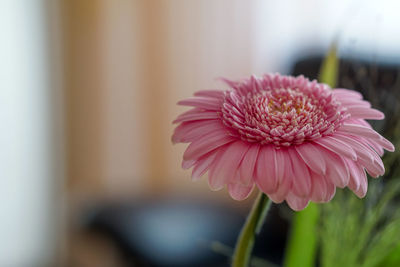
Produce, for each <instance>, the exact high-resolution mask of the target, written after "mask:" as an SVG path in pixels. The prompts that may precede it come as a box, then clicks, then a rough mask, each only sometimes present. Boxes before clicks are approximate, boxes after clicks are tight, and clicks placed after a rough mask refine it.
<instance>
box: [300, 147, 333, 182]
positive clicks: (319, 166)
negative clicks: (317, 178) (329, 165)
mask: <svg viewBox="0 0 400 267" xmlns="http://www.w3.org/2000/svg"><path fill="white" fill-rule="evenodd" d="M295 148H296V150H297V153H299V155H300V156H301V158H302V159H303V160H304V162H305V163H306V164H307V165H308V167H309V168H310V169H311V170H313V171H314V172H316V173H318V174H322V175H324V174H325V172H326V163H325V160H324V157H323V156H322V154H321V152H320V151H319V149H318V148H317V147H316V146H315V145H313V144H312V143H303V144H301V145H298V146H295Z"/></svg>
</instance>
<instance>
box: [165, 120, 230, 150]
mask: <svg viewBox="0 0 400 267" xmlns="http://www.w3.org/2000/svg"><path fill="white" fill-rule="evenodd" d="M218 130H224V125H223V124H222V123H221V122H220V121H218V120H202V121H191V122H183V123H181V124H180V125H179V126H178V127H176V128H175V131H174V134H173V135H172V142H173V143H174V144H176V143H188V142H192V141H195V140H196V139H198V138H199V137H201V136H203V135H204V134H207V133H209V132H214V131H218Z"/></svg>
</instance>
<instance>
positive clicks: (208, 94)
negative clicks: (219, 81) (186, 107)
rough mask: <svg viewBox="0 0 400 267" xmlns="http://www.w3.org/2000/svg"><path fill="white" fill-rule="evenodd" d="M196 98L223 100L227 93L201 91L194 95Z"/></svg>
mask: <svg viewBox="0 0 400 267" xmlns="http://www.w3.org/2000/svg"><path fill="white" fill-rule="evenodd" d="M194 95H195V96H204V97H213V98H218V99H223V97H224V95H225V93H224V91H221V90H201V91H197V92H195V93H194Z"/></svg>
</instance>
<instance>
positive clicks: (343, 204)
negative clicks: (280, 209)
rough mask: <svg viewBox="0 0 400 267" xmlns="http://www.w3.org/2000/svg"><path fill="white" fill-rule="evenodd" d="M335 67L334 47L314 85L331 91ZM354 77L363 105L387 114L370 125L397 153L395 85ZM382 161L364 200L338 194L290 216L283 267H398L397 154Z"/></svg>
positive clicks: (399, 194) (399, 178) (399, 173)
mask: <svg viewBox="0 0 400 267" xmlns="http://www.w3.org/2000/svg"><path fill="white" fill-rule="evenodd" d="M338 67H339V61H338V58H337V56H336V46H335V45H333V46H332V49H331V50H330V51H329V52H328V54H327V56H326V58H325V60H324V62H323V64H322V66H321V70H320V75H319V81H320V82H324V83H327V84H329V85H330V86H331V87H335V86H336V83H337V79H338V73H339V71H338ZM374 71H376V70H374ZM373 73H375V72H373ZM375 76H376V75H375ZM398 76H399V78H397V79H399V81H398V82H397V83H396V84H397V85H398V86H400V73H399V74H398ZM357 78H358V79H359V81H358V82H362V83H363V84H366V85H369V86H367V87H368V88H367V89H365V91H364V92H363V94H364V96H366V98H367V100H369V101H371V102H372V104H373V106H374V107H375V108H378V109H381V110H382V111H383V112H384V113H385V114H386V115H387V118H386V120H385V121H377V122H372V125H373V126H374V128H375V129H377V130H378V131H379V132H380V133H382V134H383V135H384V136H385V137H387V138H389V139H390V140H391V141H392V142H393V143H394V145H395V147H396V148H398V147H399V146H400V119H399V118H398V114H399V110H398V109H400V103H399V102H400V100H399V99H400V96H399V92H398V90H396V89H399V88H398V86H396V87H397V88H396V87H395V88H393V89H392V90H386V91H381V90H379V89H377V88H376V87H374V85H373V82H371V81H369V79H370V77H365V76H364V77H357ZM375 78H376V77H375ZM355 82H357V81H355ZM383 162H384V164H385V168H386V174H385V176H384V177H381V178H380V179H372V178H369V190H368V194H367V196H366V198H364V199H359V198H357V197H356V196H355V195H354V194H353V193H352V192H350V190H347V189H345V190H342V189H339V190H337V193H336V196H335V197H334V199H333V200H332V201H331V202H330V203H326V204H321V205H315V206H314V205H312V206H310V207H311V209H312V210H313V212H310V211H309V210H308V209H309V208H310V207H308V208H307V209H305V210H304V211H302V212H299V213H296V214H295V216H294V218H293V222H292V230H291V234H290V237H289V240H288V245H287V251H286V254H285V260H284V266H286V267H291V266H307V267H308V266H310V267H311V266H316V265H318V266H321V267H332V266H341V267H398V266H400V208H398V207H399V206H400V166H399V163H400V150H399V149H397V150H396V151H395V152H394V153H386V154H385V156H384V158H383ZM316 216H318V218H315V217H316ZM316 262H317V263H318V264H317V263H316Z"/></svg>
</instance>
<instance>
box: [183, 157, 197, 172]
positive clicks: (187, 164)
mask: <svg viewBox="0 0 400 267" xmlns="http://www.w3.org/2000/svg"><path fill="white" fill-rule="evenodd" d="M195 163H196V160H194V159H190V160H182V169H184V170H187V169H190V168H192V167H193V166H194V164H195Z"/></svg>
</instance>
